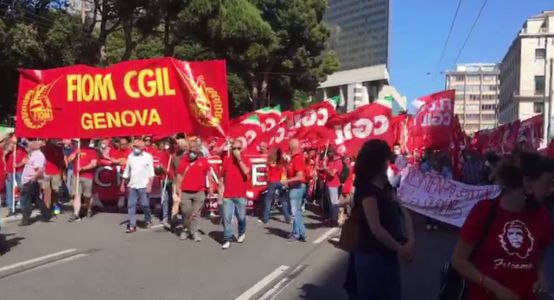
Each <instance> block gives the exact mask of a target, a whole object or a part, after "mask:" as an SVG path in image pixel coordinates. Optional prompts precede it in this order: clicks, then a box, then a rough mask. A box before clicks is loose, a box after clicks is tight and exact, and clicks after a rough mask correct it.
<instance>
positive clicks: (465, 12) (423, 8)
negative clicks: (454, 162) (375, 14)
mask: <svg viewBox="0 0 554 300" xmlns="http://www.w3.org/2000/svg"><path fill="white" fill-rule="evenodd" d="M391 1H392V9H391V14H392V15H391V29H390V30H391V31H390V45H389V47H390V49H389V72H390V78H391V84H392V85H393V86H395V87H396V88H397V90H398V91H399V92H400V93H401V94H402V95H405V96H406V97H407V98H408V102H411V101H413V100H414V99H416V98H418V97H420V96H424V95H427V94H431V93H433V92H436V91H440V90H443V89H444V88H445V76H444V74H441V72H444V71H445V70H449V69H452V68H453V67H454V66H455V65H456V63H458V64H460V63H489V62H492V63H496V62H500V61H501V60H502V58H503V57H504V55H505V54H506V52H507V51H508V48H509V47H510V45H511V44H512V41H513V40H514V38H515V37H516V34H517V33H518V32H519V30H520V29H521V28H522V26H523V23H524V22H525V20H526V19H527V18H528V17H530V16H533V15H536V14H539V13H541V12H542V11H543V10H554V0H488V1H487V4H486V6H485V8H484V10H483V13H482V14H481V17H480V18H479V21H478V23H477V25H476V27H475V29H474V30H473V33H472V34H471V36H470V38H469V40H468V42H467V44H466V46H465V48H464V50H463V51H462V53H461V56H460V58H459V60H458V61H457V62H456V61H455V59H456V56H457V54H458V53H459V51H460V48H461V47H462V45H463V43H464V40H465V39H466V37H467V35H468V33H469V31H470V29H471V25H472V24H473V22H474V20H475V18H476V16H477V14H478V12H479V9H480V8H481V6H482V5H483V3H484V1H485V0H462V3H461V7H460V10H459V12H458V17H457V19H456V23H455V24H454V29H453V31H452V35H451V38H450V41H449V43H448V47H447V48H446V52H445V55H444V58H443V60H442V63H441V64H440V66H439V67H438V71H437V64H438V62H439V58H440V54H441V51H442V48H443V46H444V43H445V41H446V38H447V35H448V31H449V28H450V23H451V22H452V19H453V17H454V13H455V11H456V7H457V5H458V0H391ZM428 73H429V74H428ZM410 110H411V109H410Z"/></svg>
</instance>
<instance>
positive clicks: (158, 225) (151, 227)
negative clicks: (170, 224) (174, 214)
mask: <svg viewBox="0 0 554 300" xmlns="http://www.w3.org/2000/svg"><path fill="white" fill-rule="evenodd" d="M162 227H164V224H157V225H152V226H150V229H158V228H162Z"/></svg>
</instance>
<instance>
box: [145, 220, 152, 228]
mask: <svg viewBox="0 0 554 300" xmlns="http://www.w3.org/2000/svg"><path fill="white" fill-rule="evenodd" d="M144 224H146V225H145V229H151V228H152V222H150V221H145V222H144Z"/></svg>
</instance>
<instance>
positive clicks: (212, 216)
mask: <svg viewBox="0 0 554 300" xmlns="http://www.w3.org/2000/svg"><path fill="white" fill-rule="evenodd" d="M209 217H210V219H212V218H215V217H217V216H216V215H215V213H214V212H213V211H210V215H209Z"/></svg>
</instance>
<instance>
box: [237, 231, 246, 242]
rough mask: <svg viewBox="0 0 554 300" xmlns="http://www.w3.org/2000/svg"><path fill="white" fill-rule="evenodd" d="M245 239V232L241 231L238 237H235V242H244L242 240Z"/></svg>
mask: <svg viewBox="0 0 554 300" xmlns="http://www.w3.org/2000/svg"><path fill="white" fill-rule="evenodd" d="M245 239H246V234H245V233H243V234H241V235H240V236H239V238H238V239H237V243H244V240H245Z"/></svg>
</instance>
